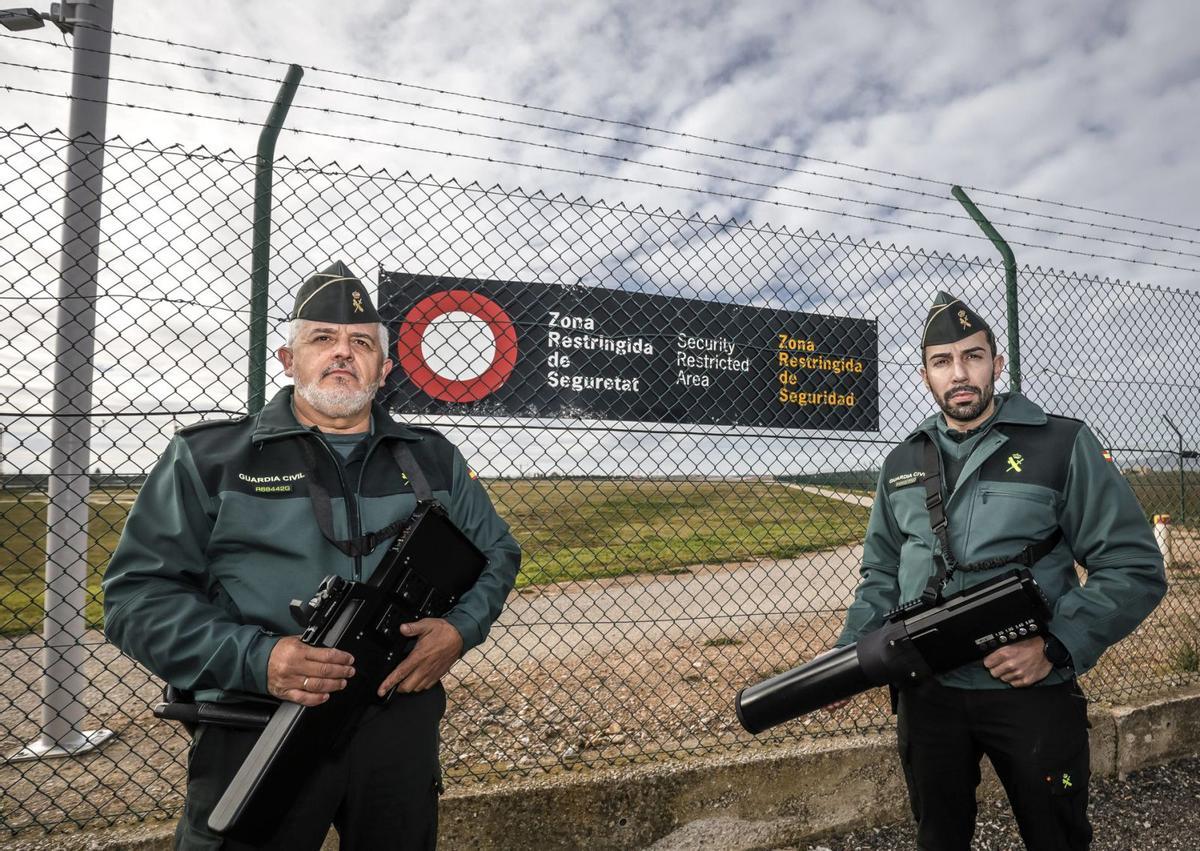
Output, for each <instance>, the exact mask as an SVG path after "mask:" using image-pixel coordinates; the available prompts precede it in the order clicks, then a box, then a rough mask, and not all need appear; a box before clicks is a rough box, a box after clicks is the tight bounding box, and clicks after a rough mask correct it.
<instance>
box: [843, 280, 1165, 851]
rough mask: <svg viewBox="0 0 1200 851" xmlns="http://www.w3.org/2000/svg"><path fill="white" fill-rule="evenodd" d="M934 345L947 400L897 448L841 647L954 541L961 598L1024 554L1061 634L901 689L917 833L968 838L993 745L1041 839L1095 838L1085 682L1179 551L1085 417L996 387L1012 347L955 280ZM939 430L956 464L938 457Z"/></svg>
mask: <svg viewBox="0 0 1200 851" xmlns="http://www.w3.org/2000/svg"><path fill="white" fill-rule="evenodd" d="M921 350H922V366H921V369H920V376H921V380H922V382H923V383H924V384H925V387H926V388H927V389H928V390H929V392H930V394H931V395H932V397H933V400H934V402H935V403H936V404H937V406H938V408H939V409H940V413H938V414H936V415H934V416H933V417H930V418H929V419H927V420H926V421H925V422H923V423H922V424H921V425H920V426H919V427H918V428H917V429H916V430H915V431H914V432H913V433H912V434H910V435H909V436H908V437H907V438H905V439H904V441H903V442H901V443H900V445H899V446H897V447H896V448H895V449H894V450H893V451H892V452H891V453H890V454H889V455H888V457H887V459H886V461H885V462H884V465H883V471H882V473H881V475H880V479H879V485H878V491H877V493H876V498H875V502H874V506H873V508H872V511H871V518H870V522H869V524H868V526H867V535H866V538H865V541H864V548H863V562H862V581H861V584H860V585H859V588H858V590H857V593H856V595H855V600H854V602H853V603H852V604H851V606H850V608H849V611H848V612H847V615H846V625H845V628H844V630H843V632H842V634H841V636H840V637H839V639H838V642H837V644H838V645H839V646H844V645H847V644H850V643H851V642H855V641H857V640H858V639H859V638H861V637H862V636H863V635H864V634H866V633H867V632H870V631H871V630H873V629H875V628H877V627H879V626H880V625H881V624H882V622H883V618H884V615H885V614H886V613H887V612H888V611H889V610H891V609H892V608H893V607H895V606H896V605H897V604H899V603H902V602H906V601H909V600H913V599H915V598H917V597H919V596H921V593H922V591H924V590H925V588H926V587H927V585H928V584H929V582H930V579H931V577H933V576H935V574H936V572H937V571H938V570H939V567H938V564H939V563H937V562H935V554H943V552H944V547H943V544H942V540H945V541H946V542H947V544H948V545H949V547H950V549H951V552H952V555H953V557H954V558H955V559H957V561H958V562H960V563H961V564H962V565H963V567H960V568H959V571H958V572H957V573H954V574H953V576H952V578H951V581H950V583H949V585H948V586H947V587H946V589H945V593H947V594H950V593H954V592H956V591H959V590H961V589H963V588H966V587H970V586H972V585H975V584H977V583H979V582H982V581H984V580H987V579H989V578H991V577H994V576H996V575H998V574H999V573H1001V572H1004V571H1005V570H1010V569H1012V567H1013V564H1012V559H1013V558H1014V557H1016V556H1018V555H1019V554H1022V553H1024V554H1025V557H1026V560H1027V561H1030V562H1032V573H1033V576H1034V578H1035V579H1036V580H1037V582H1038V584H1039V585H1040V586H1041V589H1042V591H1043V592H1045V594H1046V597H1047V598H1048V600H1049V602H1050V605H1051V609H1052V611H1053V617H1052V619H1051V621H1050V624H1049V634H1048V635H1044V636H1043V635H1037V636H1034V637H1031V638H1027V639H1024V640H1021V641H1018V642H1016V643H1014V644H1011V645H1009V646H1007V647H1003V648H1001V649H998V650H996V651H994V652H992V653H991V654H990V655H989V656H987V657H986V658H984V659H983V660H982V661H981V662H977V663H972V664H969V665H964V666H963V667H961V668H958V669H956V670H953V671H950V672H948V673H946V674H943V675H940V676H938V677H937V678H935V679H931V680H929V681H927V682H925V683H923V684H920V685H914V686H909V687H907V688H904V689H902V690H901V691H900V694H899V703H898V710H897V716H898V717H897V732H898V738H899V750H900V759H901V762H902V764H903V768H904V776H905V780H906V782H907V785H908V792H909V800H910V802H911V804H912V811H913V816H914V817H915V819H916V822H917V841H918V845H919V847H920V848H921V849H923V850H924V851H967V849H968V848H969V847H970V844H971V837H972V835H973V833H974V829H975V815H976V803H975V789H976V787H977V786H978V784H979V779H980V775H979V763H980V757H981V755H983V754H987V756H988V758H989V760H990V761H991V763H992V765H993V766H994V767H995V769H996V773H997V775H999V777H1000V780H1001V782H1002V783H1003V785H1004V789H1005V791H1006V792H1007V794H1008V798H1009V801H1010V803H1011V804H1012V808H1013V812H1014V814H1015V816H1016V820H1017V824H1018V826H1019V828H1020V831H1021V836H1022V838H1023V839H1024V841H1025V844H1026V846H1027V847H1028V848H1030V849H1035V851H1051V849H1070V851H1076V850H1077V849H1086V848H1087V847H1089V844H1090V842H1091V833H1092V831H1091V827H1090V825H1089V822H1088V816H1087V802H1088V793H1087V787H1088V775H1089V753H1088V733H1087V727H1088V724H1087V701H1086V700H1085V699H1084V697H1083V694H1082V693H1081V691H1080V689H1079V687H1078V685H1077V684H1076V681H1075V678H1076V676H1077V675H1079V674H1083V673H1085V672H1086V671H1088V670H1089V669H1091V668H1092V667H1093V666H1094V665H1095V664H1096V662H1097V660H1098V659H1099V658H1100V655H1101V654H1102V653H1103V652H1104V651H1105V649H1106V648H1107V647H1109V646H1110V645H1112V644H1113V643H1115V642H1116V641H1118V640H1119V639H1120V638H1122V637H1123V636H1125V635H1127V634H1128V633H1129V632H1130V631H1132V630H1133V629H1134V628H1135V627H1136V626H1137V625H1138V624H1139V623H1140V622H1141V621H1142V620H1143V619H1144V618H1145V617H1146V616H1147V615H1148V614H1149V613H1150V611H1151V610H1152V609H1153V608H1154V607H1155V605H1157V604H1158V602H1159V600H1160V599H1162V596H1163V594H1164V593H1165V591H1166V579H1165V576H1164V572H1163V560H1162V556H1161V554H1160V553H1159V550H1158V548H1157V546H1156V545H1155V542H1154V537H1153V534H1152V532H1151V529H1150V527H1149V524H1148V523H1147V522H1146V517H1145V514H1144V513H1143V511H1142V508H1141V506H1140V505H1139V504H1138V502H1137V499H1136V498H1135V497H1134V494H1133V491H1132V490H1131V489H1130V487H1129V485H1128V484H1127V483H1126V482H1125V480H1124V479H1123V478H1121V476H1120V474H1119V473H1118V472H1117V471H1116V469H1115V468H1114V466H1113V464H1112V462H1111V460H1109V456H1108V455H1107V453H1105V452H1104V451H1103V450H1102V448H1101V446H1100V444H1099V442H1098V441H1097V440H1096V438H1095V436H1094V435H1093V434H1092V432H1091V430H1090V429H1088V427H1087V426H1086V425H1085V424H1084V423H1082V422H1080V421H1079V420H1074V419H1069V418H1066V417H1059V416H1053V415H1048V414H1046V413H1045V412H1044V411H1043V410H1042V409H1041V408H1039V407H1038V406H1037V405H1035V404H1034V403H1033V402H1031V401H1029V400H1028V399H1026V398H1025V397H1023V396H1021V395H1019V394H1016V393H1008V394H996V392H995V385H996V379H997V378H999V377H1000V374H1001V371H1002V370H1003V368H1004V358H1003V356H1002V355H1000V354H998V353H997V351H996V338H995V335H994V334H993V333H992V330H991V328H990V327H988V325H987V323H986V322H985V321H984V320H983V318H982V317H981V316H979V314H977V313H975V311H973V310H971V308H970V307H968V306H967V305H966V304H965V303H963V301H962V300H961V299H959V298H956V297H954V296H952V295H949V294H948V293H944V292H942V293H938V295H937V298H936V299H935V301H934V303H933V305H932V306H931V307H930V309H929V313H928V316H927V317H926V321H925V325H924V330H923V333H922V338H921ZM930 442H932V444H933V446H934V447H936V449H937V453H936V459H937V465H938V466H939V467H940V470H936V469H935V470H932V471H927V470H925V469H924V468H925V465H926V462H925V460H924V458H925V447H926V445H927V444H928V443H930ZM931 473H932V474H933V475H938V474H940V475H941V483H942V487H941V489H940V490H941V494H940V496H941V510H942V511H944V514H945V518H946V520H947V522H948V526H947V528H946V530H945V535H944V537H942V536H939V535H938V534H936V533H935V532H934V531H933V528H932V526H933V525H934V523H935V522H936V521H931V518H930V506H929V505H928V503H927V500H926V491H925V488H924V487H923V485H922V482H923V479H924V477H925V476H927V475H930V474H931ZM1005 562H1008V563H1007V564H1005ZM1076 563H1078V564H1080V565H1082V566H1083V567H1084V569H1085V570H1086V571H1087V582H1086V584H1084V585H1081V584H1080V581H1079V578H1078V576H1077V574H1076V571H1075V564H1076ZM973 567H975V568H979V569H972V568H973ZM943 575H944V574H943Z"/></svg>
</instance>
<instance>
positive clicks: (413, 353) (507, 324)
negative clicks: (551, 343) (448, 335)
mask: <svg viewBox="0 0 1200 851" xmlns="http://www.w3.org/2000/svg"><path fill="white" fill-rule="evenodd" d="M448 313H466V314H469V315H470V317H472V319H474V320H478V321H482V322H483V323H484V324H486V325H487V328H488V330H489V331H491V333H492V340H493V342H494V345H495V349H494V353H493V355H492V359H491V363H490V365H488V366H487V368H486V369H484V370H483V371H482V372H481V373H480V374H478V375H475V376H474V377H471V378H467V379H460V378H458V377H456V376H447V375H443V374H440V373H438V372H437V371H435V369H434V368H433V367H432V366H431V365H430V363H429V360H428V358H427V357H426V353H425V349H424V343H425V334H426V332H427V331H428V330H429V327H430V325H431V324H432V323H434V322H436V321H437V320H438V319H439V318H440V317H442V316H445V315H446V314H448ZM396 355H397V358H398V360H399V363H400V366H401V367H403V369H404V371H405V372H406V373H408V377H409V378H410V379H412V382H413V384H415V385H417V387H419V388H421V390H423V391H424V392H426V393H428V394H429V395H430V396H432V397H433V398H434V399H438V400H440V401H442V402H476V401H478V400H480V399H482V398H483V397H484V396H487V395H488V394H489V393H494V392H495V391H496V390H498V389H499V388H500V387H501V386H502V385H503V384H504V382H505V381H507V380H508V377H509V376H510V375H512V371H513V368H514V367H515V366H516V365H517V331H516V328H514V327H513V323H512V320H511V319H509V317H508V314H507V313H505V312H504V308H502V307H501V306H500V305H498V304H496V302H494V301H492V300H491V299H490V298H487V297H486V296H482V295H480V294H479V293H473V292H469V291H467V290H444V291H442V292H439V293H434V294H433V295H430V296H426V297H425V298H423V299H421V300H420V301H418V302H417V303H416V304H415V305H413V308H412V310H410V311H409V312H408V315H407V316H405V317H404V322H403V323H402V324H401V325H400V334H399V339H398V340H397V342H396Z"/></svg>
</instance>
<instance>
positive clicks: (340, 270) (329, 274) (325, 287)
mask: <svg viewBox="0 0 1200 851" xmlns="http://www.w3.org/2000/svg"><path fill="white" fill-rule="evenodd" d="M291 318H292V319H312V320H314V321H317V322H333V323H334V324H337V325H357V324H359V323H361V322H382V321H383V320H382V319H380V318H379V313H378V311H376V310H375V305H373V304H372V303H371V296H370V295H368V294H367V288H366V287H364V286H363V283H362V281H360V280H359V279H358V278H356V277H354V273H353V272H351V271H350V267H349V266H347V265H346V264H345V263H343V262H342V261H341V260H338V261H337V262H336V263H334V264H333V265H332V266H330V267H329V268H328V269H326V270H325V271H323V272H318V273H317V274H315V275H313V276H312V277H311V278H309V279H308V280H307V281H305V282H304V285H303V286H302V287H300V292H298V293H296V306H295V308H294V309H293V310H292V317H291Z"/></svg>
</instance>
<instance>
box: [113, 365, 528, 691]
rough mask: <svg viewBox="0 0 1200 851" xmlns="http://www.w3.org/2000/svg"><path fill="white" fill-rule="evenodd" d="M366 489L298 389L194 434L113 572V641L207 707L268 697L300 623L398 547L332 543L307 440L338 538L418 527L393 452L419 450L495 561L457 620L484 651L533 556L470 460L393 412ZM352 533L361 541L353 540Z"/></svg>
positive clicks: (157, 479)
mask: <svg viewBox="0 0 1200 851" xmlns="http://www.w3.org/2000/svg"><path fill="white" fill-rule="evenodd" d="M367 439H368V441H369V443H368V446H367V454H366V457H365V458H364V460H363V463H362V467H361V474H360V478H359V481H358V482H342V481H341V480H342V478H343V475H342V467H341V464H340V463H339V461H338V459H337V458H336V457H335V455H334V453H333V450H331V449H330V448H329V446H328V444H326V443H325V441H324V440H323V439H322V438H321V437H320V436H319V435H318V434H315V433H314V432H312V431H310V430H308V429H306V428H305V427H303V426H301V425H300V424H299V423H298V422H297V421H296V418H295V415H294V414H293V413H292V389H291V388H287V389H285V390H283V391H281V392H280V393H278V394H277V395H276V396H275V398H274V399H272V400H271V401H270V403H268V404H267V406H266V407H265V408H264V409H263V410H262V411H261V412H260V413H259V414H258V415H257V416H247V417H242V418H240V419H237V420H232V421H229V422H216V423H205V424H202V425H198V426H193V427H191V428H187V429H183V430H181V431H180V432H179V433H178V434H177V435H176V436H175V437H174V439H173V440H172V441H171V444H170V446H169V447H168V448H167V451H166V452H165V453H164V454H163V456H162V458H160V459H159V462H158V464H157V465H156V466H155V468H154V469H153V470H152V471H151V473H150V475H149V477H148V478H147V479H146V483H145V485H144V486H143V487H142V489H141V491H140V492H139V493H138V497H137V500H136V502H135V503H134V505H133V509H132V510H131V511H130V513H129V517H128V519H127V521H126V523H125V529H124V531H123V533H122V535H121V540H120V543H119V544H118V545H117V549H116V552H115V553H114V554H113V558H112V561H111V562H110V563H109V566H108V570H107V572H106V573H105V576H104V582H103V588H104V623H105V627H104V628H105V632H106V634H107V636H108V638H109V640H110V641H112V642H113V643H114V644H115V645H116V646H118V647H119V648H121V650H123V651H124V652H125V653H127V654H129V655H130V656H132V657H133V658H134V659H137V660H138V661H140V662H142V663H143V664H145V665H146V667H148V668H149V669H150V670H151V671H153V672H154V673H155V674H157V675H158V676H160V677H162V678H163V679H164V680H166V681H167V682H169V683H171V684H172V685H174V686H176V687H177V688H181V689H187V690H193V691H196V692H197V697H198V698H199V699H202V700H221V699H244V698H245V697H247V696H248V695H259V696H263V695H265V694H266V693H267V659H268V657H269V656H270V655H271V650H272V649H273V648H274V646H275V643H276V642H277V641H278V640H279V638H280V637H281V636H284V635H295V634H297V633H298V632H299V631H300V629H299V627H298V626H297V624H296V623H295V621H294V620H293V619H292V617H291V615H290V614H289V612H288V603H289V602H290V601H291V600H292V599H303V600H307V599H308V598H309V597H311V596H312V594H313V592H315V591H316V589H317V586H318V585H319V584H320V582H321V580H322V579H323V578H324V577H326V576H328V575H330V574H338V575H340V576H343V577H346V578H348V579H363V580H365V579H368V578H370V576H371V572H372V571H373V570H374V569H375V567H376V565H378V564H379V562H380V561H381V560H382V558H383V556H384V554H385V553H386V551H387V545H388V544H389V543H390V541H387V542H384V543H383V544H382V545H381V546H379V547H377V548H376V549H375V550H374V551H373V552H371V553H370V554H368V555H365V556H361V557H358V558H354V557H351V556H347V555H344V554H343V553H342V552H341V551H339V550H338V549H337V548H336V547H334V546H333V545H332V544H330V543H329V542H328V541H326V540H325V538H324V536H322V534H321V531H320V529H319V528H318V526H317V522H316V518H315V516H314V514H313V508H312V503H311V501H310V500H309V498H308V485H307V475H308V473H307V472H306V467H305V463H304V460H303V454H302V452H301V443H300V442H301V441H305V440H307V441H311V442H312V443H313V445H314V449H315V454H316V456H317V469H316V471H315V475H316V476H318V477H319V481H321V482H322V483H323V484H324V485H325V487H326V490H327V491H328V492H329V495H330V498H331V501H332V503H333V515H334V517H333V522H334V533H335V536H336V537H337V538H338V539H339V540H345V539H347V538H351V537H357V536H358V535H360V534H365V533H369V532H374V531H376V530H379V529H382V528H383V527H385V526H387V525H388V524H389V523H392V522H394V521H395V520H397V519H399V518H402V517H407V516H409V515H410V514H411V513H412V511H413V509H414V507H415V506H416V498H415V497H414V496H413V493H412V488H411V486H410V485H409V484H408V482H407V479H406V478H405V477H404V476H403V474H402V473H401V472H400V470H399V469H398V467H397V466H396V462H395V459H394V458H393V456H392V453H391V452H390V451H389V449H388V443H389V442H390V441H396V440H402V441H406V442H408V443H409V445H410V447H411V449H412V452H413V455H414V457H415V458H416V460H417V463H418V464H419V466H420V467H421V470H422V471H423V472H424V473H425V477H426V478H427V479H428V480H429V486H430V488H431V489H432V490H433V492H434V496H435V497H436V498H437V499H438V500H439V501H440V502H441V503H442V504H443V505H444V506H445V507H446V509H447V511H448V512H449V515H450V518H451V519H452V520H453V521H454V523H455V524H457V525H458V527H459V528H460V529H462V530H463V532H465V533H466V535H467V536H468V537H469V538H470V539H471V540H472V541H473V542H474V543H475V545H476V546H478V547H479V549H480V550H482V551H483V553H484V554H485V555H486V556H487V557H488V565H487V568H486V569H485V570H484V573H483V575H482V576H481V577H480V579H479V581H478V582H477V583H476V584H475V587H474V588H472V589H471V590H470V591H469V592H467V593H466V594H464V595H463V596H462V598H461V599H460V600H459V603H458V605H456V606H455V607H454V609H453V610H451V611H450V613H449V614H448V615H447V616H446V620H447V621H449V622H450V623H451V624H453V625H454V627H455V628H456V629H457V630H458V631H459V633H461V634H462V638H463V650H464V651H466V650H468V649H470V648H472V647H474V646H475V645H477V644H479V643H480V642H482V641H483V639H484V638H485V637H486V636H487V632H488V629H489V627H490V626H491V624H492V622H493V621H494V620H495V619H496V617H497V616H498V615H499V614H500V609H501V607H502V606H503V604H504V599H505V597H506V596H507V595H508V592H509V591H510V590H511V589H512V587H513V583H514V582H515V580H516V575H517V568H518V567H519V565H520V561H521V550H520V547H519V546H518V545H517V542H516V541H515V540H514V539H513V537H512V535H511V534H509V530H508V525H507V524H506V523H505V522H504V521H503V520H501V519H500V517H499V516H498V515H497V514H496V511H495V509H494V508H493V507H492V503H491V500H490V499H489V498H488V495H487V492H486V491H485V490H484V489H483V486H482V485H480V483H479V482H478V481H477V480H476V479H475V478H474V474H473V473H471V472H470V471H469V470H468V468H467V465H466V462H465V461H464V460H463V457H462V455H461V454H460V453H459V452H458V450H457V449H455V447H454V446H453V445H452V444H451V443H450V442H449V441H448V440H446V439H445V438H444V437H442V436H441V435H440V434H438V433H437V432H436V431H433V430H432V429H427V428H419V429H418V428H409V427H405V426H402V425H398V424H397V423H395V422H394V421H393V420H392V419H391V418H390V417H389V416H388V415H387V414H386V413H385V412H384V411H383V409H382V408H380V407H379V406H378V405H376V406H375V407H374V409H373V411H372V432H371V435H370V436H369V437H368V438H367ZM352 530H353V532H352Z"/></svg>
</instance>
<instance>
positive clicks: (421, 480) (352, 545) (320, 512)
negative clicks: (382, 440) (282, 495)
mask: <svg viewBox="0 0 1200 851" xmlns="http://www.w3.org/2000/svg"><path fill="white" fill-rule="evenodd" d="M314 437H315V436H314ZM300 446H301V451H302V452H303V454H304V463H305V465H306V466H307V467H308V493H309V496H310V498H311V502H312V507H313V514H314V515H316V518H317V526H318V527H319V528H320V530H321V534H322V535H324V536H325V540H327V541H329V543H331V544H333V545H334V546H335V547H337V548H338V549H339V550H341V551H342V552H343V553H345V554H346V555H348V556H350V557H352V558H357V557H359V556H364V555H368V554H370V553H372V552H374V551H375V548H376V547H377V546H379V545H380V544H381V543H382V542H384V541H386V540H388V539H389V538H391V537H392V536H393V535H395V534H396V533H397V532H399V531H400V529H401V528H402V527H403V526H404V524H405V523H407V522H408V518H407V517H404V518H401V519H399V520H397V521H395V522H394V523H389V524H388V525H387V526H384V527H383V528H382V529H379V530H377V531H375V532H368V533H367V534H365V535H363V536H361V537H359V538H349V539H347V540H345V541H339V540H338V539H337V538H335V537H334V534H333V502H332V500H330V498H329V491H328V490H326V489H325V486H324V485H323V484H321V483H320V481H319V480H318V478H317V455H316V452H315V451H314V450H313V438H308V437H302V438H300ZM391 450H392V457H393V458H395V459H396V466H398V467H399V468H400V470H401V472H403V473H404V475H405V476H406V477H407V478H408V482H409V484H411V485H412V489H413V496H415V497H416V498H417V500H418V501H421V500H427V499H433V491H432V490H431V489H430V487H429V480H428V479H426V478H425V473H424V471H422V470H421V465H420V464H418V463H417V459H416V457H415V456H414V455H413V452H412V449H411V448H410V447H409V445H408V444H407V443H406V442H404V441H403V440H393V441H391ZM344 496H345V498H346V499H351V496H350V495H349V494H344Z"/></svg>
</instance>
